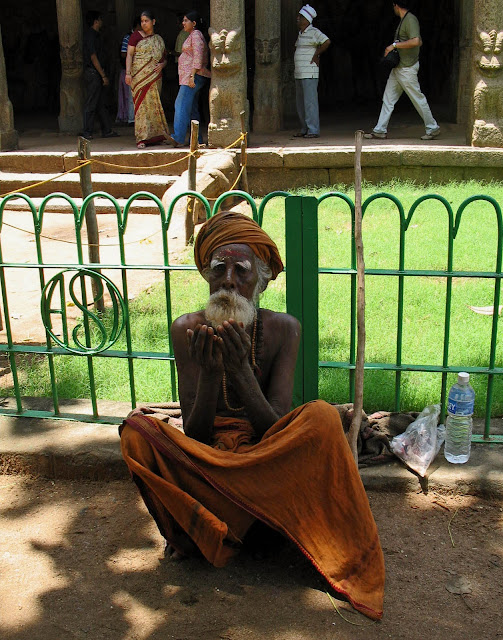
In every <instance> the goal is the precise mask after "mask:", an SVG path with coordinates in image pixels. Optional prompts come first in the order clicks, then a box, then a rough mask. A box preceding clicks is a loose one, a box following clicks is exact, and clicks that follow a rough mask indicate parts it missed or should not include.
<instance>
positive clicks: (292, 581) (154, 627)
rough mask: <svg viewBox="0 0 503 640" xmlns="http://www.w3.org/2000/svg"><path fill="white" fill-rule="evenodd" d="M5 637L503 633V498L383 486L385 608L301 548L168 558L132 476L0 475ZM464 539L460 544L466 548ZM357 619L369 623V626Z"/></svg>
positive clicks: (0, 599) (376, 504)
mask: <svg viewBox="0 0 503 640" xmlns="http://www.w3.org/2000/svg"><path fill="white" fill-rule="evenodd" d="M0 487H1V492H0V496H1V497H0V514H1V521H2V525H1V529H2V531H1V538H0V540H1V541H0V562H1V572H2V578H3V580H2V582H1V585H0V635H1V636H2V638H4V639H5V640H28V639H29V640H38V639H40V640H41V639H42V638H43V639H44V640H46V638H48V637H50V638H68V637H70V638H100V639H110V640H111V639H114V640H115V639H121V640H122V639H124V640H126V639H133V638H134V639H141V640H157V639H161V638H162V639H163V640H164V639H166V638H177V639H180V640H182V639H183V640H192V639H194V640H196V639H197V640H199V639H200V638H203V637H204V638H208V639H210V640H211V639H215V640H218V639H223V640H245V639H250V638H251V639H255V638H256V639H259V638H278V639H281V640H283V639H284V640H294V639H297V638H302V639H308V640H311V639H312V640H319V639H325V638H326V639H327V640H328V639H329V638H330V639H333V638H334V637H337V638H341V639H343V640H344V639H346V638H352V639H356V640H359V639H364V638H369V637H371V636H372V637H376V638H381V637H382V638H389V637H392V638H405V639H407V638H411V639H413V638H420V637H425V638H429V639H431V640H435V639H437V638H438V639H439V640H440V639H442V640H444V638H445V636H446V634H447V633H448V634H450V636H451V637H453V638H456V639H457V640H463V639H464V638H466V639H470V640H471V639H473V638H474V637H478V636H477V634H476V633H475V635H474V629H484V636H485V637H491V638H498V637H503V636H502V631H501V625H500V623H499V612H498V610H497V606H496V603H497V602H498V601H501V597H502V596H503V587H502V580H501V576H502V566H503V543H502V539H503V536H502V535H501V534H502V529H503V513H502V505H501V504H500V503H497V502H496V501H485V500H482V499H478V498H474V497H467V496H459V495H458V496H446V495H444V496H441V495H437V494H432V493H430V494H429V495H428V496H424V495H422V494H397V493H390V494H385V493H376V492H371V493H370V496H369V497H370V502H371V506H372V509H373V512H374V514H375V517H376V521H377V523H378V526H379V530H380V535H381V541H382V545H383V550H384V554H385V558H386V565H387V585H386V601H385V616H384V619H383V621H382V622H379V623H372V622H371V621H370V620H368V619H366V618H363V617H362V616H360V615H357V614H354V613H353V612H352V611H351V610H350V608H349V606H348V605H347V604H346V603H344V602H340V601H337V602H338V606H339V607H340V608H341V612H342V613H343V615H344V616H345V618H347V619H348V620H350V621H351V623H352V624H351V623H349V622H346V621H345V620H343V619H342V618H341V617H340V616H339V615H338V614H337V612H336V611H335V610H334V608H333V606H332V604H331V602H330V600H329V598H328V596H327V594H326V592H325V583H324V581H323V580H322V579H321V578H320V577H319V576H318V574H317V573H316V572H315V571H314V570H313V569H312V567H311V566H310V565H309V564H308V563H307V561H306V560H305V559H304V558H303V556H301V554H300V553H299V552H297V551H296V549H294V548H293V547H290V546H288V545H287V546H285V547H283V548H282V549H281V550H279V551H276V552H275V553H274V555H272V556H271V557H270V558H269V559H266V560H256V559H254V558H253V557H252V556H251V555H250V554H247V553H242V554H241V555H240V556H238V558H236V560H235V561H234V562H232V563H231V564H230V565H228V567H226V568H224V569H214V568H213V567H211V566H210V565H208V564H207V563H206V562H205V561H203V560H198V559H189V560H186V561H184V562H181V563H174V562H172V561H167V560H165V559H164V558H163V544H162V540H161V538H160V536H159V534H158V532H157V530H156V527H155V525H154V524H153V522H152V521H151V518H150V516H149V515H148V513H147V512H146V510H145V508H144V507H143V504H142V503H141V502H140V500H139V499H138V496H137V493H136V488H135V487H134V485H133V484H132V483H131V482H129V481H127V480H124V481H119V480H118V481H113V482H85V481H63V480H56V481H51V480H45V479H29V478H26V477H21V476H9V475H4V476H0ZM453 545H454V546H453ZM355 624H358V625H362V626H355Z"/></svg>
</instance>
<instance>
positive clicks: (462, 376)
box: [458, 371, 470, 384]
mask: <svg viewBox="0 0 503 640" xmlns="http://www.w3.org/2000/svg"><path fill="white" fill-rule="evenodd" d="M469 382H470V374H469V373H466V371H460V372H459V373H458V384H468V383H469Z"/></svg>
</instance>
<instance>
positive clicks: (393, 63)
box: [381, 49, 400, 70]
mask: <svg viewBox="0 0 503 640" xmlns="http://www.w3.org/2000/svg"><path fill="white" fill-rule="evenodd" d="M399 62H400V54H399V53H398V49H393V51H390V52H389V53H388V55H386V56H383V57H382V58H381V64H382V66H383V67H385V68H386V69H390V70H391V69H394V68H395V67H397V66H398V63H399Z"/></svg>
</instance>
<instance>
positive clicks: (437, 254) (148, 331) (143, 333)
mask: <svg viewBox="0 0 503 640" xmlns="http://www.w3.org/2000/svg"><path fill="white" fill-rule="evenodd" d="M331 190H332V191H338V192H341V193H345V194H347V195H348V196H349V197H350V198H351V199H353V200H354V193H353V191H352V190H351V189H350V188H347V187H338V186H334V187H333V188H332V189H331ZM327 191H329V189H326V188H325V189H304V190H296V191H295V192H292V193H294V194H296V195H314V196H320V195H322V194H324V193H327ZM380 192H388V193H392V194H393V195H394V196H395V197H396V198H398V199H399V200H400V202H401V203H402V205H403V208H404V215H405V217H407V216H408V214H409V210H410V208H411V206H412V204H413V203H414V202H415V201H416V200H417V198H419V197H420V196H423V195H425V194H431V193H437V194H439V195H441V196H442V197H443V198H445V200H446V201H447V202H448V203H450V205H451V207H452V209H453V214H454V216H455V215H456V212H457V210H458V208H459V206H460V204H461V203H462V202H463V201H464V200H465V199H467V198H469V197H470V196H472V195H474V194H484V195H487V196H491V197H493V198H495V199H496V201H498V202H500V203H502V202H503V184H502V183H488V184H483V185H481V184H479V183H477V182H474V181H471V182H466V183H451V184H447V185H429V186H426V187H418V186H417V185H414V184H412V183H403V182H392V183H388V184H384V185H379V186H375V185H370V184H364V187H363V200H364V201H365V200H366V199H367V198H369V197H370V196H371V195H373V194H376V193H380ZM263 227H264V229H265V230H266V231H267V232H268V233H269V234H270V235H271V237H272V238H273V239H274V240H275V241H276V242H277V244H278V247H279V249H280V252H281V255H282V257H283V259H284V258H285V241H284V238H285V232H284V227H285V207H284V200H283V199H282V198H277V199H274V200H272V201H270V202H269V203H268V204H267V206H266V208H265V213H264V224H263ZM399 231H400V227H399V211H398V209H397V207H396V205H395V204H394V203H393V202H392V201H390V200H389V199H386V198H382V199H378V200H375V201H373V202H372V203H371V204H370V205H369V206H368V207H367V209H366V211H365V215H364V219H363V241H364V248H365V264H366V268H367V269H398V268H399V241H400V232H399ZM318 234H319V249H318V250H319V266H320V267H325V268H341V269H344V268H346V269H347V268H350V267H351V216H350V211H349V207H348V205H347V204H346V203H345V202H344V201H343V200H341V199H338V198H335V197H334V198H329V199H327V200H325V201H324V202H323V203H322V204H321V205H320V208H319V217H318ZM497 241H498V227H497V222H496V215H495V211H494V208H493V206H492V205H491V204H490V203H487V202H476V203H472V204H470V205H469V206H468V207H467V209H466V210H465V212H464V213H463V215H462V218H461V223H460V226H459V231H458V234H457V237H456V238H455V240H454V245H453V247H454V250H453V268H454V270H459V271H470V270H473V271H489V272H491V271H494V270H495V266H496V252H497ZM447 254H448V215H447V211H446V208H445V206H444V204H443V203H442V202H439V201H437V200H427V201H425V202H423V203H422V204H421V205H420V206H419V207H418V208H417V210H416V211H415V213H414V214H413V216H412V218H411V220H410V224H409V228H408V230H407V232H406V234H405V250H404V266H405V268H406V269H421V270H423V269H429V270H438V271H442V270H445V269H446V268H447ZM187 260H188V259H185V262H187ZM188 261H189V262H190V260H188ZM170 286H171V301H172V309H173V311H172V317H173V318H176V317H177V316H178V315H180V314H182V313H186V312H188V311H194V310H197V309H199V308H201V307H202V306H204V303H205V300H206V297H207V285H206V283H205V282H204V281H203V280H202V278H201V277H200V276H199V274H198V273H197V272H196V271H181V272H180V271H179V272H174V273H172V274H171V276H170ZM493 296H494V280H491V279H489V278H456V279H454V280H453V287H452V302H451V322H450V350H449V365H452V366H460V367H470V366H488V364H489V349H490V341H491V328H492V322H493V319H492V316H485V315H477V314H475V313H474V312H473V311H472V310H470V308H469V307H470V305H473V306H490V305H492V304H493ZM397 300H398V279H397V277H396V276H383V275H373V276H368V277H367V278H366V334H367V336H366V338H367V339H366V358H365V359H366V362H369V363H388V364H395V363H396V362H397V326H398V322H397V313H398V312H397ZM445 304H446V279H445V278H442V277H406V278H405V284H404V312H403V335H402V363H403V364H416V365H441V364H442V357H443V349H444V345H443V341H444V324H445ZM261 305H262V306H264V307H267V308H271V309H273V310H276V311H286V291H285V274H281V275H280V276H279V277H278V279H277V280H276V281H275V282H272V283H271V284H270V285H269V287H268V289H267V291H266V292H265V294H264V296H263V298H262V300H261ZM319 311H320V319H319V339H320V351H319V359H320V360H321V361H328V362H332V361H334V362H347V361H348V360H349V349H350V347H349V345H350V276H349V275H331V274H322V275H320V276H319ZM130 318H131V323H130V324H131V344H132V349H133V351H146V352H169V340H168V319H167V313H166V295H165V290H164V285H163V284H161V285H155V286H152V287H151V288H149V289H148V290H147V291H146V292H144V293H143V294H141V295H140V296H139V297H138V298H137V299H136V300H133V301H131V303H130ZM502 342H503V339H502V338H501V331H500V336H499V339H498V344H497V349H496V366H498V367H501V366H502V362H503V346H502ZM113 348H114V349H126V341H125V336H124V335H122V336H121V338H120V340H119V342H118V343H116V345H114V347H113ZM18 361H19V362H18V364H19V366H20V370H21V376H20V377H21V382H22V394H23V395H27V396H48V395H51V385H50V379H49V375H48V367H47V362H46V360H45V358H42V359H41V360H35V361H34V360H33V358H30V359H29V360H28V359H26V358H25V359H23V358H21V357H19V358H18ZM55 361H56V371H57V379H58V393H59V395H60V397H62V398H79V397H89V382H88V378H89V376H88V364H87V360H86V359H85V358H74V357H68V356H58V357H56V359H55ZM94 363H95V364H94V375H95V379H96V389H97V395H98V397H99V398H104V399H113V400H121V401H124V400H125V401H129V400H130V399H131V391H130V385H129V381H128V365H127V361H126V360H119V359H116V358H95V359H94ZM133 366H134V373H135V387H136V397H137V399H138V400H141V401H152V402H153V401H162V400H167V399H168V400H169V399H171V380H170V375H171V374H170V365H169V364H168V363H167V362H166V361H165V360H161V361H155V360H137V361H135V362H134V365H133ZM27 367H29V368H27ZM453 378H454V376H449V384H451V382H452V381H453ZM472 383H473V386H474V387H475V390H476V413H477V414H479V415H481V414H483V413H484V410H485V395H486V384H487V383H486V379H485V377H484V376H482V375H479V376H476V375H475V376H473V380H472ZM440 385H441V374H436V373H419V372H410V373H403V374H402V376H401V383H400V400H401V409H403V410H413V409H422V408H423V407H424V406H425V405H427V404H431V403H434V402H439V400H440ZM7 392H8V393H10V392H11V390H7ZM319 394H320V397H322V398H324V399H326V400H329V401H334V402H347V401H348V400H349V395H348V394H349V375H348V372H347V371H344V370H343V371H341V370H337V369H330V370H329V369H322V370H321V372H320V381H319ZM493 397H494V403H493V414H494V415H500V414H502V413H503V381H502V380H501V376H496V381H495V389H494V396H493ZM394 398H395V373H394V372H389V371H367V372H366V374H365V399H364V406H365V409H366V410H367V411H372V410H377V409H383V410H384V409H393V407H394Z"/></svg>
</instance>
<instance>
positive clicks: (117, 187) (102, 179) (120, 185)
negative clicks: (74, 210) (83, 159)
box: [0, 171, 178, 198]
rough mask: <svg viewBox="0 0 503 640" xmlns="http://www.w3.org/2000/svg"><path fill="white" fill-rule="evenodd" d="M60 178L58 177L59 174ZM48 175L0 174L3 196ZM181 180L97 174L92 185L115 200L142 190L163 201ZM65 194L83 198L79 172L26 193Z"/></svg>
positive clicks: (173, 177)
mask: <svg viewBox="0 0 503 640" xmlns="http://www.w3.org/2000/svg"><path fill="white" fill-rule="evenodd" d="M56 175H57V174H56ZM48 177H49V174H47V173H14V172H7V171H0V196H2V195H4V194H6V193H8V192H10V191H14V190H15V189H21V188H23V187H27V186H28V185H34V184H36V183H38V182H42V181H45V180H47V179H48ZM177 178H178V176H167V175H166V176H165V175H150V174H148V175H141V176H139V175H133V174H129V173H126V174H112V173H93V174H92V184H93V189H94V191H105V192H106V193H109V194H110V195H112V196H114V198H128V197H129V196H131V195H133V194H134V193H137V192H138V191H148V192H149V193H153V194H154V195H156V196H158V197H159V198H162V196H163V195H164V193H165V191H166V189H168V188H169V187H170V186H171V185H172V184H173V183H174V182H175V180H176V179H177ZM57 191H61V192H63V193H66V194H67V195H69V196H70V197H72V198H74V197H75V198H78V197H81V196H82V190H81V188H80V177H79V174H78V172H75V173H68V174H66V175H64V176H61V177H60V178H57V179H56V180H51V181H50V182H44V184H40V185H38V186H34V187H31V188H30V189H27V190H26V191H25V192H24V193H25V194H26V195H29V196H30V197H43V196H46V195H49V194H50V193H55V192H57Z"/></svg>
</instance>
